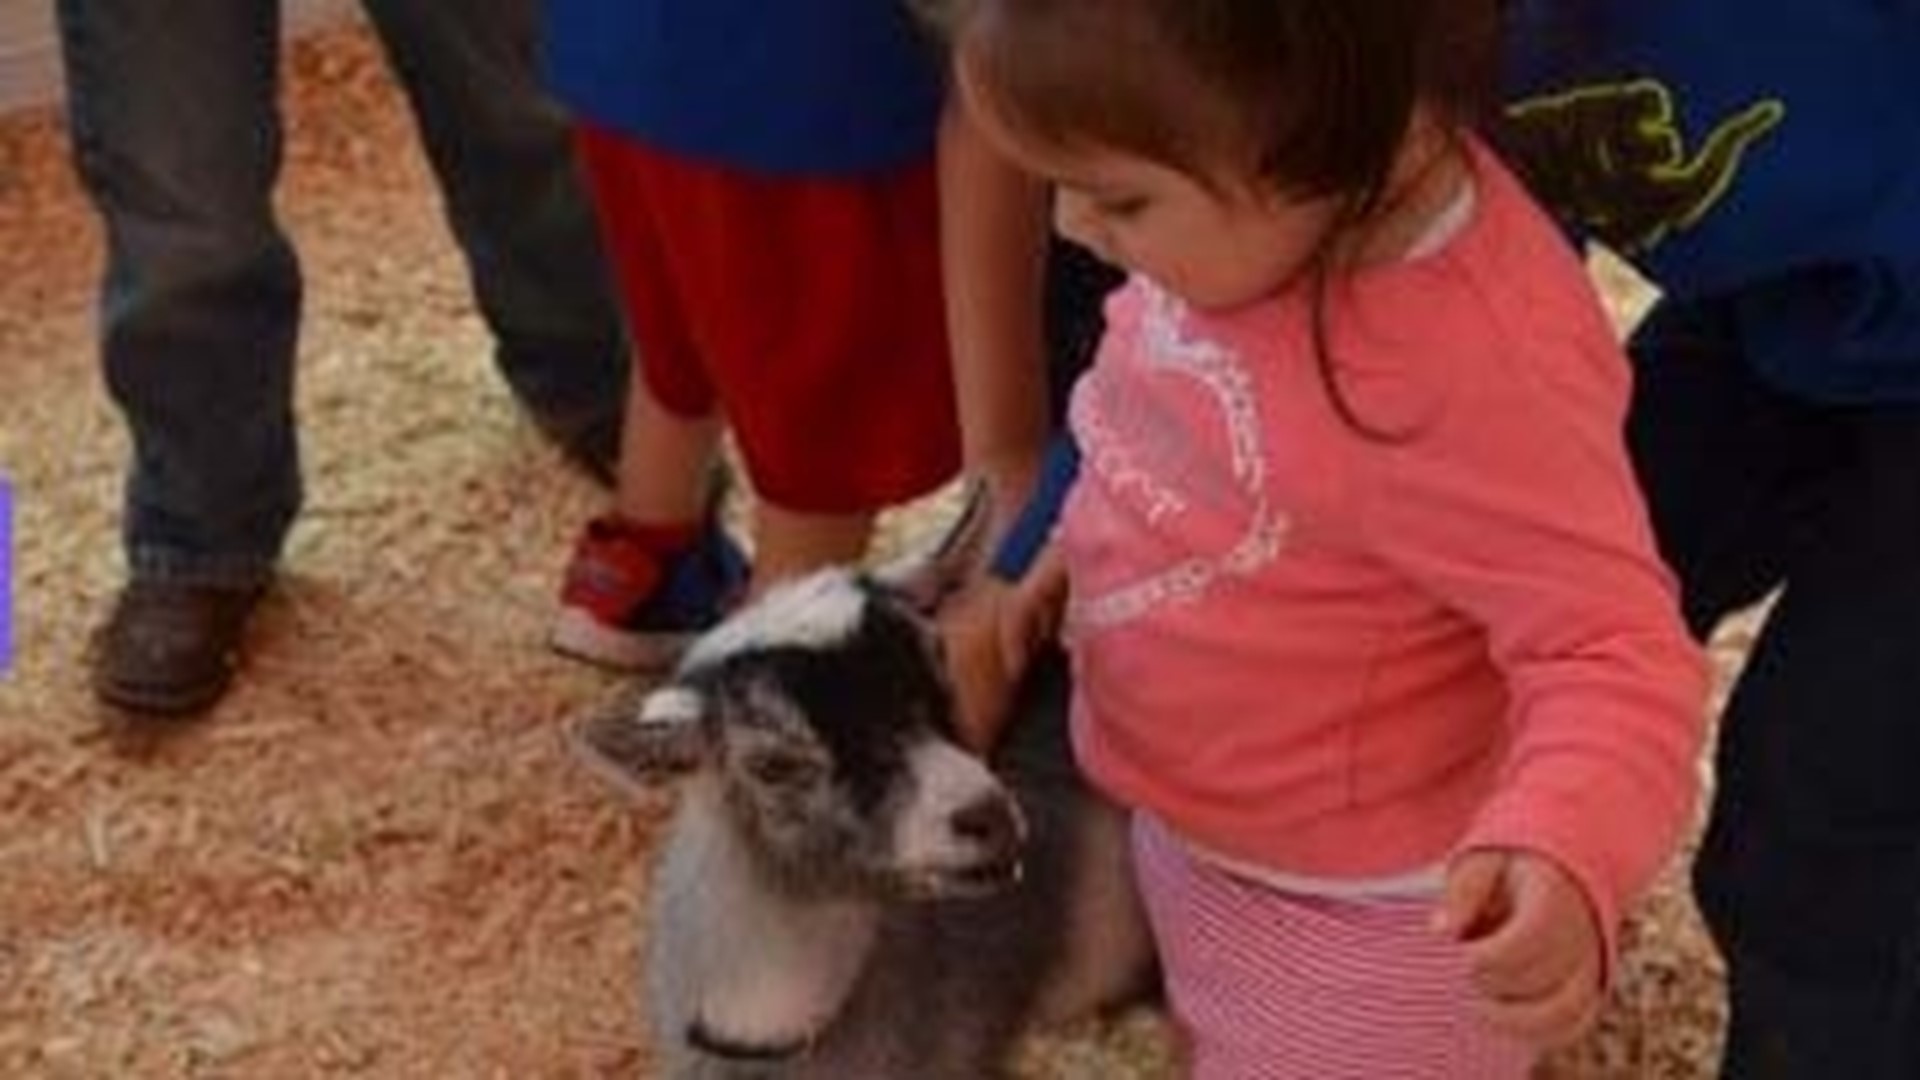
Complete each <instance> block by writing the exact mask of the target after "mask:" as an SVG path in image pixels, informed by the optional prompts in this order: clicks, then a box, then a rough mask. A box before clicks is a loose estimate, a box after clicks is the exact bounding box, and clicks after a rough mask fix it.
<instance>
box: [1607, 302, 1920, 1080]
mask: <svg viewBox="0 0 1920 1080" xmlns="http://www.w3.org/2000/svg"><path fill="white" fill-rule="evenodd" d="M1633 346H1634V356H1635V361H1636V376H1637V377H1636V384H1635V391H1634V403H1633V410H1632V413H1631V421H1630V424H1629V441H1630V444H1631V446H1632V449H1633V453H1634V462H1635V465H1636V467H1637V468H1638V470H1639V474H1640V479H1641V483H1642V485H1643V487H1644V488H1645V490H1646V493H1647V500H1648V504H1649V506H1650V507H1651V509H1652V512H1653V519H1654V525H1655V529H1656V531H1657V532H1658V533H1659V537H1660V545H1661V550H1662V553H1663V554H1664V555H1665V556H1666V558H1667V560H1668V562H1669V563H1670V564H1671V565H1672V566H1673V569H1674V571H1675V573H1676V574H1677V576H1678V577H1679V579H1680V583H1681V587H1682V599H1683V602H1684V605H1685V608H1686V614H1687V618H1688V621H1689V623H1690V624H1691V625H1692V626H1693V628H1694V630H1695V631H1696V632H1698V633H1700V634H1701V635H1702V636H1704V635H1705V634H1707V633H1708V632H1710V631H1711V630H1712V629H1713V627H1714V625H1715V624H1716V623H1718V622H1719V620H1720V619H1721V618H1722V617H1723V616H1725V615H1726V614H1728V613H1729V612H1731V611H1733V610H1734V609H1736V608H1739V607H1741V606H1744V605H1746V604H1750V603H1753V602H1754V601H1757V600H1759V599H1761V598H1762V597H1764V596H1766V595H1767V594H1768V593H1769V592H1771V591H1773V590H1774V589H1776V588H1782V590H1783V591H1782V592H1781V594H1780V598H1779V600H1778V602H1777V604H1776V606H1775V608H1774V610H1773V612H1772V614H1771V617H1770V618H1769V619H1768V621H1767V624H1766V627H1765V628H1764V630H1763V631H1762V632H1761V635H1760V638H1759V640H1758V641H1757V642H1756V643H1755V645H1754V648H1753V652H1752V655H1751V657H1750V658H1749V659H1748V661H1747V666H1746V669H1745V671H1744V672H1743V673H1742V675H1741V677H1740V680H1739V683H1738V685H1736V686H1735V687H1734V690H1733V694H1732V696H1731V698H1730V699H1729V701H1728V703H1727V707H1726V711H1725V714H1724V716H1723V717H1722V720H1721V733H1720V741H1719V747H1718V769H1717V783H1716V785H1715V789H1714V799H1713V812H1712V816H1711V819H1710V822H1709V825H1708V829H1707V835H1706V838H1705V840H1704V841H1703V842H1702V844H1701V849H1700V853H1699V857H1698V860H1697V861H1696V863H1695V866H1694V884H1695V890H1696V894H1697V896H1698V898H1699V901H1700V908H1701V912H1702V914H1703V915H1704V916H1705V917H1706V921H1707V925H1708V927H1709V928H1710V929H1711V930H1712V931H1713V936H1714V940H1715V943H1716V944H1717V945H1718V946H1719V948H1720V951H1721V953H1722V954H1723V955H1724V956H1725V958H1726V961H1727V975H1728V983H1729V991H1730V997H1731V1004H1732V1018H1731V1023H1730V1025H1729V1028H1728V1032H1727V1052H1726V1058H1725V1061H1724V1062H1723V1065H1722V1068H1723V1075H1724V1076H1726V1077H1728V1078H1729V1080H1829V1078H1836V1077H1845V1078H1847V1080H1914V1078H1915V1077H1920V405H1916V404H1898V403H1887V404H1879V405H1859V406H1835V405H1824V404H1820V403H1816V402H1810V401H1806V400H1803V399H1800V398H1795V397H1790V396H1788V395H1786V394H1783V393H1781V392H1779V391H1778V390H1776V389H1773V388H1772V387H1769V386H1768V385H1766V384H1764V383H1763V382H1762V381H1761V380H1760V379H1759V378H1757V377H1756V376H1755V374H1754V372H1753V368H1752V367H1751V366H1750V365H1749V364H1748V363H1747V361H1746V357H1745V349H1744V347H1743V342H1742V330H1741V326H1740V320H1739V317H1738V312H1737V309H1736V308H1735V307H1733V306H1732V305H1728V304H1720V303H1696V304H1692V305H1684V306H1683V305H1672V304H1669V305H1663V306H1661V307H1660V308H1657V309H1656V310H1655V312H1654V313H1653V315H1652V317H1650V318H1649V319H1648V320H1647V322H1646V323H1645V324H1644V325H1643V327H1642V328H1641V330H1640V331H1639V332H1638V334H1637V336H1636V338H1635V340H1634V343H1633Z"/></svg>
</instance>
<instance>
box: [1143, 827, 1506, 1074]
mask: <svg viewBox="0 0 1920 1080" xmlns="http://www.w3.org/2000/svg"><path fill="white" fill-rule="evenodd" d="M1134 864H1135V873H1136V874H1137V875H1138V876H1139V880H1140V892H1141V896H1142V898H1143V899H1144V900H1145V902H1146V907H1147V914H1148V918H1149V921H1150V922H1151V923H1152V926H1153V932H1154V937H1155V939H1156V941H1157V942H1158V944H1159V949H1160V960H1161V964H1162V968H1163V970H1164V973H1165V976H1166V984H1167V996H1168V1001H1169V1003H1170V1004H1171V1006H1172V1008H1173V1012H1174V1016H1175V1018H1176V1019H1177V1020H1178V1021H1179V1023H1180V1024H1181V1026H1182V1028H1183V1029H1184V1032H1183V1033H1184V1035H1185V1037H1186V1039H1187V1047H1186V1049H1187V1052H1188V1057H1189V1061H1190V1064H1191V1075H1192V1076H1193V1077H1194V1078H1195V1080H1377V1078H1379V1077H1383V1076H1396V1077H1423V1078H1432V1080H1521V1078H1523V1077H1525V1076H1526V1075H1527V1074H1528V1072H1529V1071H1530V1070H1531V1068H1532V1066H1533V1061H1534V1053H1533V1051H1532V1049H1531V1048H1529V1047H1527V1046H1526V1045H1524V1044H1522V1043H1520V1042H1518V1041H1516V1040H1513V1039H1510V1038H1508V1037H1506V1036H1504V1035H1501V1034H1500V1033H1498V1032H1496V1031H1493V1030H1491V1029H1490V1028H1488V1027H1487V1026H1486V1024H1485V1023H1484V1022H1483V1021H1482V1020H1481V1019H1480V1017H1479V1015H1478V1013H1477V1012H1476V1011H1475V1007H1474V1000H1473V996H1472V992H1471V989H1470V987H1469V984H1468V976H1467V971H1466V963H1465V960H1464V959H1463V957H1462V956H1461V953H1460V950H1459V948H1458V946H1456V945H1454V944H1453V943H1451V942H1448V941H1445V940H1443V939H1441V938H1440V937H1439V936H1438V935H1436V934H1435V933H1434V932H1433V931H1432V929H1431V928H1430V926H1429V920H1430V918H1431V913H1432V908H1433V903H1432V901H1431V900H1427V899H1420V898H1410V899H1404V900H1398V899H1396V900H1359V901H1352V900H1334V899H1328V898H1321V897H1306V896H1292V895H1288V894H1285V893H1281V892H1279V891H1277V890H1275V889H1272V888H1269V887H1267V886H1265V885H1261V884H1258V883H1255V882H1250V881H1247V880H1246V879H1243V878H1240V877H1238V876H1235V875H1233V874H1231V873H1228V872H1226V871H1224V870H1222V869H1220V868H1219V867H1218V866H1216V865H1215V864H1213V863H1211V862H1207V861H1205V860H1204V859H1199V858H1196V857H1195V856H1193V855H1192V854H1191V853H1190V851H1189V850H1188V849H1187V848H1186V846H1185V845H1184V844H1183V843H1182V841H1180V839H1179V838H1178V837H1176V836H1174V835H1173V834H1172V833H1170V832H1168V831H1167V830H1166V829H1165V827H1163V826H1161V825H1159V824H1158V823H1157V822H1155V821H1154V820H1153V819H1151V818H1149V817H1146V816H1141V817H1138V818H1137V819H1136V821H1135V827H1134Z"/></svg>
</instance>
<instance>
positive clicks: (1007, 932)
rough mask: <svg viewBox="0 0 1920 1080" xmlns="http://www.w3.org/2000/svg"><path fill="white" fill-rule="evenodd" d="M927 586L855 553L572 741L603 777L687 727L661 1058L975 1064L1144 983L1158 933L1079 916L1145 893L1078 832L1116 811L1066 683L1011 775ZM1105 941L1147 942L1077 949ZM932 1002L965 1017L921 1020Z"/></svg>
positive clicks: (931, 1079)
mask: <svg viewBox="0 0 1920 1080" xmlns="http://www.w3.org/2000/svg"><path fill="white" fill-rule="evenodd" d="M917 595H919V594H918V593H916V592H914V591H912V590H906V591H898V590H896V589H895V588H893V587H892V586H890V585H888V584H885V583H882V582H880V581H877V580H875V579H873V578H869V577H866V576H863V575H860V574H857V573H852V572H847V571H827V572H821V573H817V574H814V575H811V576H809V577H807V578H805V579H801V580H799V581H796V582H794V583H792V584H790V585H786V586H781V587H779V588H776V589H773V590H770V591H769V592H768V593H767V594H766V595H765V596H764V597H762V598H760V599H759V600H757V601H755V602H754V603H753V604H751V605H749V606H748V607H747V608H745V609H743V610H742V611H740V612H738V613H736V614H735V615H734V616H731V617H730V618H729V619H728V620H727V621H726V622H724V623H723V624H722V625H721V626H719V627H717V628H715V629H714V630H712V631H710V632H709V633H708V634H706V635H705V636H703V637H702V638H701V639H700V640H698V641H697V642H695V644H694V645H693V646H692V647H691V648H690V649H689V650H688V652H687V653H686V655H685V657H684V658H683V660H682V662H681V664H680V666H679V667H678V669H677V670H676V671H675V673H674V675H673V677H672V678H671V679H670V680H669V681H668V683H667V684H666V685H664V686H662V687H660V688H658V689H657V690H655V691H654V692H653V693H652V694H651V695H650V696H649V697H648V698H647V699H646V701H645V703H644V704H642V705H641V706H640V707H639V708H638V709H636V710H632V711H629V712H628V713H627V715H626V717H625V718H624V722H623V723H622V722H619V721H620V718H617V717H616V718H613V719H612V720H610V721H609V722H608V723H607V724H606V725H601V726H600V727H596V728H588V729H584V730H582V731H580V732H579V733H578V736H579V742H580V743H581V744H582V747H583V749H585V750H586V751H587V752H588V754H589V756H590V757H594V758H597V759H598V760H599V763H600V764H601V765H602V767H603V768H604V769H605V770H607V771H610V772H615V773H619V772H629V773H635V774H637V773H638V772H639V769H640V766H642V765H644V763H645V762H646V761H648V760H649V755H650V754H655V750H654V748H655V747H657V745H658V744H659V743H661V742H662V740H660V739H659V738H657V737H655V736H656V735H657V734H658V733H659V732H662V731H670V732H675V733H682V734H685V735H686V736H688V737H687V738H685V739H678V738H676V739H674V740H671V741H673V742H674V743H675V744H677V745H684V746H686V747H687V748H689V751H690V757H689V759H688V761H689V763H690V764H692V765H694V766H695V771H694V772H693V774H692V776H691V777H690V778H689V779H688V781H687V784H686V786H685V787H684V788H683V789H682V795H681V799H680V805H679V809H678V812H677V813H676V815H675V819H674V824H673V827H672V829H671V830H670V832H669V835H668V842H667V845H666V848H665V849H664V850H663V852H662V853H661V855H660V858H659V862H658V863H657V864H656V873H655V877H654V882H653V909H652V916H651V919H650V921H649V927H650V931H649V936H648V943H647V965H646V968H647V986H648V1007H647V1012H648V1015H649V1018H650V1019H651V1020H652V1022H653V1024H654V1025H655V1027H654V1031H655V1035H656V1039H657V1041H656V1044H655V1046H656V1049H657V1050H658V1051H659V1052H660V1054H661V1055H662V1056H661V1060H660V1063H659V1064H660V1068H661V1074H662V1075H664V1076H670V1077H674V1078H675V1080H745V1078H746V1077H755V1078H763V1077H778V1078H781V1080H829V1078H835V1080H837V1078H841V1077H848V1076H858V1077H863V1078H872V1080H905V1078H907V1077H912V1078H914V1080H980V1078H981V1077H986V1076H998V1075H1001V1071H1000V1063H1001V1062H1002V1061H1004V1058H1005V1053H1006V1050H1007V1047H1008V1045H1009V1044H1010V1042H1011V1040H1012V1038H1013V1037H1014V1036H1015V1035H1016V1034H1017V1033H1018V1031H1019V1030H1020V1027H1021V1026H1022V1025H1024V1024H1025V1023H1027V1022H1030V1021H1031V1020H1033V1019H1034V1018H1035V1017H1037V1016H1042V1015H1044V1016H1049V1017H1053V1018H1055V1019H1059V1018H1064V1017H1066V1016H1072V1015H1079V1014H1081V1011H1082V1010H1084V1009H1085V1008H1091V1007H1096V1006H1098V1005H1100V1004H1102V1003H1111V1002H1112V1001H1114V1000H1116V998H1117V997H1118V996H1119V995H1120V994H1122V993H1125V992H1127V991H1128V990H1129V989H1131V988H1132V987H1130V986H1129V985H1128V980H1129V979H1134V980H1137V978H1138V976H1139V973H1140V970H1141V966H1142V960H1141V958H1142V957H1144V942H1145V940H1146V939H1145V936H1144V932H1141V933H1138V934H1134V935H1133V936H1132V937H1130V938H1129V937H1127V936H1125V935H1118V934H1114V933H1107V934H1105V935H1104V937H1103V938H1102V939H1101V941H1102V947H1101V948H1100V949H1098V950H1095V949H1090V948H1088V947H1087V946H1086V945H1084V944H1081V943H1079V942H1080V939H1082V938H1086V937H1088V935H1086V934H1085V933H1084V932H1083V930H1082V928H1079V927H1076V926H1074V925H1072V924H1071V923H1069V922H1068V915H1069V912H1109V911H1110V912H1117V913H1122V914H1124V913H1126V912H1128V911H1129V910H1130V909H1129V908H1128V906H1127V905H1126V904H1125V903H1124V902H1121V903H1115V904H1106V905H1102V904H1100V903H1097V902H1095V901H1096V900H1097V898H1098V895H1100V894H1111V895H1113V896H1115V897H1117V898H1121V899H1122V900H1124V898H1126V897H1130V895H1131V894H1130V891H1129V890H1128V889H1127V887H1126V873H1125V865H1124V851H1125V845H1124V843H1110V844H1106V845H1104V846H1102V845H1098V844H1092V843H1089V842H1088V841H1087V839H1086V838H1088V837H1091V836H1093V835H1095V834H1096V833H1099V834H1102V835H1110V836H1113V837H1123V836H1124V826H1123V824H1121V819H1120V818H1119V816H1118V815H1117V813H1116V812H1114V811H1113V810H1112V808H1111V807H1108V806H1106V804H1103V803H1100V802H1099V801H1098V800H1097V799H1095V798H1094V797H1093V796H1092V795H1091V793H1090V792H1088V791H1087V790H1086V788H1085V786H1084V785H1083V784H1082V783H1080V782H1079V780H1078V777H1077V775H1076V774H1075V773H1074V772H1073V770H1072V769H1071V767H1070V763H1069V762H1068V760H1067V751H1066V740H1065V738H1064V735H1063V734H1061V732H1062V725H1063V724H1064V720H1065V707H1064V701H1065V698H1064V692H1063V688H1064V679H1063V678H1055V679H1053V682H1052V685H1053V686H1054V687H1055V691H1056V692H1048V693H1042V694H1038V695H1031V700H1029V701H1028V702H1027V704H1025V705H1024V706H1022V708H1023V710H1024V717H1025V719H1024V722H1016V723H1015V724H1014V725H1013V726H1012V727H1011V728H1010V729H1009V730H1010V731H1011V732H1015V733H1018V732H1026V733H1029V734H1033V733H1038V734H1041V735H1043V736H1048V737H1042V738H1037V739H1036V738H1017V739H1013V740H1010V741H1011V742H1012V743H1014V744H1017V746H1016V747H1015V749H1017V750H1018V753H1017V754H1016V755H1015V756H1016V757H1017V759H1018V760H1019V761H1021V762H1022V765H1021V766H1019V767H1015V768H1014V769H1013V770H1012V771H1011V772H1010V773H1009V776H1010V777H1012V778H1013V785H1012V786H1009V779H1008V778H1007V777H1002V776H999V775H996V774H995V772H993V771H992V770H990V769H989V768H988V766H987V764H986V762H984V761H982V760H981V759H980V758H978V757H976V756H975V755H973V754H972V753H970V752H968V751H967V750H965V749H964V748H962V747H961V746H960V745H959V743H958V742H957V741H956V739H955V738H954V731H953V723H952V719H953V701H952V687H951V686H950V685H949V684H948V682H947V679H946V675H945V668H944V664H943V662H942V658H941V655H940V648H939V644H938V639H937V637H936V635H935V633H934V630H933V627H932V624H931V623H930V621H929V620H928V619H927V618H926V617H925V616H924V614H922V613H921V612H920V611H919V610H918V609H917V608H916V606H915V605H914V603H913V602H912V597H914V596H917ZM1053 670H1054V671H1055V672H1058V671H1059V668H1057V667H1056V668H1054V669H1053ZM601 727H604V728H605V730H601V729H600V728H601ZM1048 733H1051V735H1048ZM653 760H656V761H657V760H658V759H657V755H656V756H655V757H654V758H653ZM1023 858H1024V859H1030V860H1032V866H1031V869H1030V872H1029V873H1028V874H1027V875H1026V877H1025V878H1024V879H1023V878H1022V860H1023ZM1016 883H1018V885H1019V887H1017V888H1010V887H1009V886H1012V885H1015V884H1016ZM963 898H964V900H965V902H960V903H951V902H947V901H953V900H960V899H963ZM927 901H936V902H927ZM1109 917H1112V916H1109ZM1127 921H1129V922H1132V921H1134V920H1132V919H1130V918H1129V919H1128V920H1127ZM1090 940H1091V939H1090ZM1111 941H1123V942H1124V941H1134V942H1137V943H1139V944H1140V947H1139V948H1138V949H1125V950H1121V951H1123V952H1125V953H1126V954H1127V955H1126V956H1124V957H1121V958H1119V959H1108V960H1107V961H1106V962H1105V963H1104V964H1093V963H1089V962H1088V961H1089V958H1090V957H1092V956H1093V953H1094V952H1095V951H1101V952H1109V953H1111V952H1114V951H1115V950H1114V949H1112V948H1106V947H1105V945H1106V943H1108V942H1111ZM924 1015H941V1016H959V1015H965V1016H967V1017H969V1022H968V1023H967V1024H964V1025H948V1026H943V1027H942V1028H941V1030H940V1031H937V1032H930V1031H927V1030H925V1029H924V1028H923V1026H922V1025H918V1024H916V1023H915V1022H914V1019H915V1018H916V1017H919V1016H924ZM916 1032H917V1033H916Z"/></svg>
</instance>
